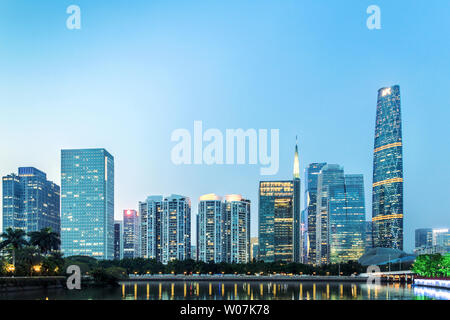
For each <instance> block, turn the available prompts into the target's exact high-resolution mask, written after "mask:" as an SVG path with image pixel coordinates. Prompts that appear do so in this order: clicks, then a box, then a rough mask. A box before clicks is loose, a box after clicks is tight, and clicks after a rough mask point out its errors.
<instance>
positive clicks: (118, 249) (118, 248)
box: [114, 220, 123, 260]
mask: <svg viewBox="0 0 450 320" xmlns="http://www.w3.org/2000/svg"><path fill="white" fill-rule="evenodd" d="M122 234H123V222H122V221H121V220H116V221H114V260H120V259H122V258H123V245H122V244H123V241H122V238H123V235H122Z"/></svg>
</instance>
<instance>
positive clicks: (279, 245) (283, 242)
mask: <svg viewBox="0 0 450 320" xmlns="http://www.w3.org/2000/svg"><path fill="white" fill-rule="evenodd" d="M293 194H294V185H293V181H292V180H285V181H261V182H260V183H259V210H258V216H259V222H258V223H259V228H258V239H259V259H260V260H262V261H264V262H274V261H283V262H292V261H293V225H294V217H293Z"/></svg>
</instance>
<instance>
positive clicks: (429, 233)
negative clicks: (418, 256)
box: [415, 228, 433, 250]
mask: <svg viewBox="0 0 450 320" xmlns="http://www.w3.org/2000/svg"><path fill="white" fill-rule="evenodd" d="M415 235H416V237H415V244H416V245H415V248H416V250H417V249H419V248H430V247H432V246H433V229H432V228H421V229H416V232H415Z"/></svg>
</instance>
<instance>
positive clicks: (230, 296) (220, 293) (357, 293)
mask: <svg viewBox="0 0 450 320" xmlns="http://www.w3.org/2000/svg"><path fill="white" fill-rule="evenodd" d="M0 299H49V300H54V299H69V300H70V299H78V300H87V299H94V300H101V299H110V300H119V299H123V300H183V299H186V300H207V299H211V300H247V299H251V300H272V299H280V300H291V299H292V300H413V299H419V300H421V299H447V300H448V299H450V291H449V290H445V289H434V288H426V287H414V286H412V285H410V284H407V285H405V284H399V283H395V284H387V285H386V284H383V285H374V284H371V285H367V284H365V283H349V282H342V283H340V282H330V283H326V282H307V281H305V282H294V281H292V282H245V281H239V282H232V281H224V282H219V281H217V282H216V281H204V282H201V281H186V282H182V281H180V282H165V281H161V282H152V281H149V282H125V283H122V284H121V286H120V287H118V288H86V289H82V290H65V289H49V290H41V291H29V292H10V293H0Z"/></svg>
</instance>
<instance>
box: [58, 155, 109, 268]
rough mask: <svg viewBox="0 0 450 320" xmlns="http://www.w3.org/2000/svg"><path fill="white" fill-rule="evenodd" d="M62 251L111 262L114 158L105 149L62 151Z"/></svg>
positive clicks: (66, 254)
mask: <svg viewBox="0 0 450 320" xmlns="http://www.w3.org/2000/svg"><path fill="white" fill-rule="evenodd" d="M61 189H62V195H61V249H62V252H63V253H64V255H65V256H66V257H68V256H74V255H84V256H90V257H94V258H97V259H113V258H114V158H113V156H112V155H111V154H110V153H109V152H107V151H106V150H105V149H76V150H62V151H61Z"/></svg>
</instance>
